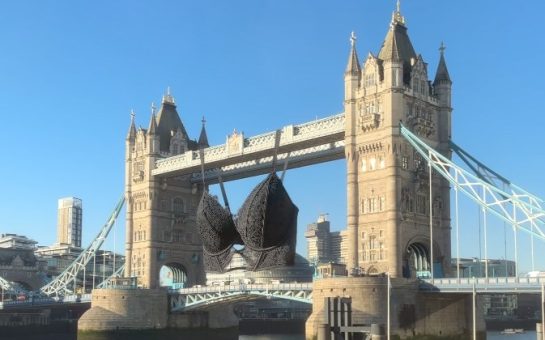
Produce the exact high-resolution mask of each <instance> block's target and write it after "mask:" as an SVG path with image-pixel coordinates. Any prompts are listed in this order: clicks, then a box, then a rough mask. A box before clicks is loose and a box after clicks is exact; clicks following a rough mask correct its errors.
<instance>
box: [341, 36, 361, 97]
mask: <svg viewBox="0 0 545 340" xmlns="http://www.w3.org/2000/svg"><path fill="white" fill-rule="evenodd" d="M350 45H351V48H350V56H349V57H348V64H347V65H346V70H345V72H344V99H345V100H350V99H353V98H354V97H355V95H356V91H357V89H358V87H359V86H360V82H361V66H360V62H359V60H358V53H357V51H356V35H355V34H354V32H352V34H351V35H350Z"/></svg>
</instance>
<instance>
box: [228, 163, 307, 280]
mask: <svg viewBox="0 0 545 340" xmlns="http://www.w3.org/2000/svg"><path fill="white" fill-rule="evenodd" d="M298 212H299V209H298V208H297V206H296V205H295V204H293V202H292V201H291V199H290V197H289V195H288V193H287V191H286V189H285V188H284V185H283V184H282V181H281V180H280V179H279V178H278V176H276V174H275V173H272V174H270V175H269V176H268V177H267V178H266V179H265V180H264V181H263V182H261V183H260V184H258V185H257V186H256V187H255V188H254V190H253V191H252V192H251V193H250V195H249V196H248V198H247V199H246V201H245V202H244V204H243V205H242V207H241V208H240V210H239V212H238V218H237V220H236V222H235V225H236V228H237V231H238V232H239V234H240V236H241V238H242V241H243V242H244V244H245V245H246V246H245V248H244V250H243V254H242V255H243V257H244V258H245V260H246V262H247V264H248V269H250V270H261V269H265V268H269V267H274V266H283V265H292V264H293V260H294V258H295V241H296V231H297V214H298Z"/></svg>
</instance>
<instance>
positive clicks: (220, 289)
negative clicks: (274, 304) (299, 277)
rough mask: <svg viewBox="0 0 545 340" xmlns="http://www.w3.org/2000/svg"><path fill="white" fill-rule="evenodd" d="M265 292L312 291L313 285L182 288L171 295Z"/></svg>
mask: <svg viewBox="0 0 545 340" xmlns="http://www.w3.org/2000/svg"><path fill="white" fill-rule="evenodd" d="M263 290H271V291H273V290H312V283H310V282H309V283H280V284H236V285H224V286H221V285H219V286H215V285H214V286H203V287H191V288H180V289H176V290H171V293H178V294H200V293H203V294H204V293H214V292H241V291H263Z"/></svg>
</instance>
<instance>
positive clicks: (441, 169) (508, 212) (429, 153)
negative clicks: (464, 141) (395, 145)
mask: <svg viewBox="0 0 545 340" xmlns="http://www.w3.org/2000/svg"><path fill="white" fill-rule="evenodd" d="M400 132H401V135H402V136H403V137H404V138H405V139H406V140H407V141H408V142H409V143H410V144H411V145H412V146H413V147H414V149H415V150H416V151H417V152H418V153H419V154H420V155H421V156H422V157H423V158H424V159H425V160H426V161H427V162H428V163H429V164H430V165H431V166H432V167H433V168H434V169H435V170H436V171H437V172H438V173H439V174H441V176H443V177H444V178H445V179H447V180H448V181H449V182H450V183H451V184H452V185H453V186H454V187H455V189H456V190H459V191H461V192H463V193H464V194H465V195H466V196H468V197H469V198H470V199H472V200H473V201H474V202H476V203H477V204H479V205H480V206H481V207H483V208H484V209H486V211H488V212H490V213H492V214H494V215H495V216H497V217H499V218H500V219H502V220H504V221H506V222H507V223H509V224H511V225H512V226H513V228H515V229H517V230H521V231H524V232H526V233H528V234H529V235H530V236H533V237H536V238H539V239H541V240H543V241H545V232H544V229H545V210H544V209H543V208H541V202H543V200H541V199H540V198H538V197H537V196H535V195H532V194H529V193H528V192H526V191H525V190H523V189H521V188H520V187H518V186H516V185H514V184H513V183H511V182H509V181H507V180H506V179H505V178H504V177H502V176H499V175H498V174H497V173H496V172H493V171H492V170H490V168H488V167H486V166H484V164H482V163H480V162H478V161H477V160H476V159H475V158H473V157H471V156H469V154H468V153H467V152H465V151H464V152H462V154H463V155H464V157H466V159H470V160H472V162H473V163H472V164H478V165H479V167H480V168H479V167H476V166H475V165H473V166H470V168H472V170H473V171H477V174H472V173H471V172H469V171H467V170H466V169H464V168H462V167H460V166H458V165H457V164H455V163H454V162H452V161H451V160H450V159H448V158H447V157H445V156H443V155H442V154H441V153H439V152H437V151H436V150H435V149H433V148H432V147H430V146H429V145H428V144H426V143H425V142H424V141H423V140H421V139H420V138H419V137H417V136H416V135H415V134H413V133H412V132H411V131H409V129H407V128H406V127H405V126H403V125H402V124H400ZM451 145H455V144H454V143H452V144H451ZM455 148H457V149H458V151H460V150H461V148H459V147H455ZM464 162H465V161H464ZM466 164H467V163H466ZM479 169H480V170H479ZM485 174H488V175H485ZM492 175H494V177H492ZM500 178H501V180H500ZM493 179H494V180H493ZM498 180H499V181H500V183H502V184H505V185H508V188H509V191H506V190H504V189H503V188H500V187H499V184H498Z"/></svg>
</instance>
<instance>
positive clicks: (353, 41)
mask: <svg viewBox="0 0 545 340" xmlns="http://www.w3.org/2000/svg"><path fill="white" fill-rule="evenodd" d="M356 40H358V38H357V37H356V33H354V31H352V33H350V46H352V48H354V46H356Z"/></svg>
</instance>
